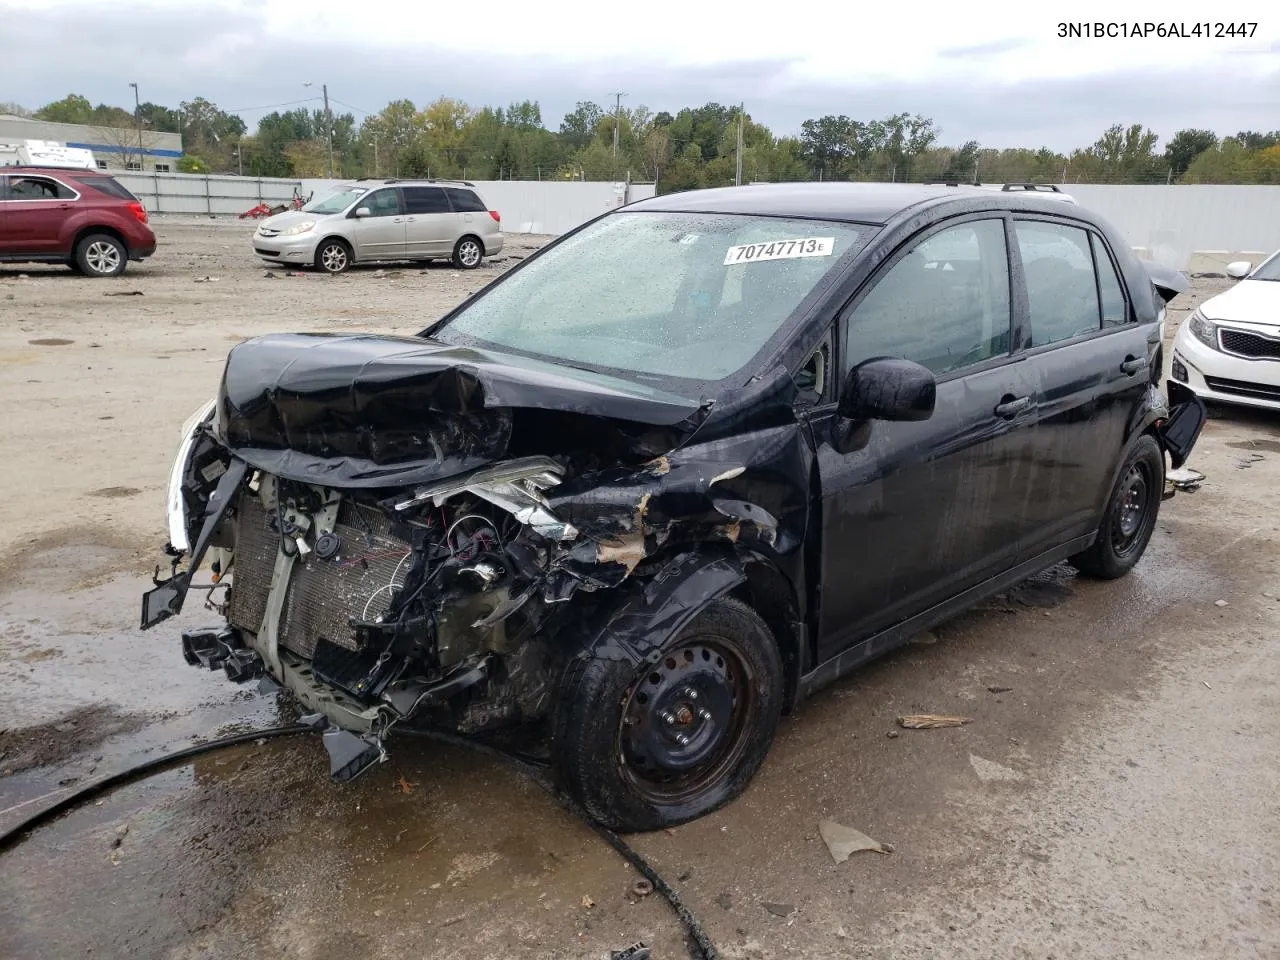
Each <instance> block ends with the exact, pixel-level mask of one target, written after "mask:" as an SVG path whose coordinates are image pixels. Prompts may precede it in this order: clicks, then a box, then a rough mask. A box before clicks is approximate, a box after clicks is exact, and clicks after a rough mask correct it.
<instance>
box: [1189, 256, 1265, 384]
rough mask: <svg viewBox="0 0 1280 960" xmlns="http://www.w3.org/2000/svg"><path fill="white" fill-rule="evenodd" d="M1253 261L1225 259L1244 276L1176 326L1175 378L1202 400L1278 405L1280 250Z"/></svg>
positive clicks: (1231, 272)
mask: <svg viewBox="0 0 1280 960" xmlns="http://www.w3.org/2000/svg"><path fill="white" fill-rule="evenodd" d="M1251 266H1252V264H1250V263H1248V262H1246V261H1243V260H1242V261H1237V262H1235V263H1231V264H1228V265H1227V274H1228V275H1229V276H1232V277H1243V278H1244V279H1242V280H1240V282H1239V283H1238V284H1236V285H1235V286H1234V287H1232V288H1231V289H1230V290H1228V291H1227V292H1226V293H1222V294H1219V295H1218V296H1216V297H1213V298H1212V299H1210V300H1206V301H1205V302H1204V303H1202V304H1201V305H1200V306H1199V307H1197V308H1196V309H1195V311H1194V312H1193V313H1192V314H1191V316H1189V317H1188V318H1187V320H1186V322H1185V323H1184V324H1183V325H1182V327H1181V329H1179V330H1178V335H1177V337H1176V338H1175V339H1174V341H1173V379H1174V380H1178V381H1180V382H1182V383H1185V384H1186V385H1187V386H1188V387H1190V388H1191V389H1192V390H1194V391H1195V392H1196V393H1198V394H1199V395H1200V396H1201V397H1202V398H1203V399H1205V400H1217V401H1219V402H1220V403H1238V404H1243V405H1245V406H1249V407H1264V408H1266V409H1269V410H1280V250H1278V251H1276V252H1275V253H1273V254H1272V255H1271V256H1270V257H1268V258H1267V259H1266V260H1264V261H1262V263H1261V264H1260V265H1259V266H1258V267H1257V269H1255V270H1253V272H1252V273H1250V272H1249V271H1250V268H1251Z"/></svg>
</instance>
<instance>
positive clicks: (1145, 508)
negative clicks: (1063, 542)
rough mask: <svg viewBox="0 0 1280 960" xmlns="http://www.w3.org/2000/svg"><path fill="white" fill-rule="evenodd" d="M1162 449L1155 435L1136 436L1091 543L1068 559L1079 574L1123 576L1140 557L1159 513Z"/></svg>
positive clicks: (1103, 576)
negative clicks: (1096, 534)
mask: <svg viewBox="0 0 1280 960" xmlns="http://www.w3.org/2000/svg"><path fill="white" fill-rule="evenodd" d="M1163 490H1164V451H1162V450H1161V449H1160V445H1159V444H1158V443H1157V442H1156V441H1155V438H1153V437H1151V436H1150V435H1143V436H1142V437H1139V438H1138V442H1137V443H1136V444H1134V447H1133V449H1132V450H1131V451H1130V452H1129V456H1128V457H1127V458H1126V459H1125V462H1124V465H1123V466H1122V467H1121V468H1120V475H1119V479H1118V480H1117V481H1116V485H1115V487H1114V489H1113V490H1112V491H1111V497H1110V498H1109V499H1108V501H1107V508H1106V512H1105V513H1104V514H1103V516H1102V522H1101V523H1100V524H1099V526H1098V536H1097V539H1096V540H1095V541H1094V543H1093V546H1091V547H1089V549H1088V550H1085V551H1084V552H1083V553H1078V554H1076V555H1075V556H1074V557H1072V558H1071V563H1072V565H1073V566H1075V567H1076V569H1077V570H1079V571H1080V572H1081V573H1085V574H1088V575H1090V576H1094V577H1100V578H1102V579H1105V580H1114V579H1115V578H1117V577H1122V576H1124V575H1125V574H1126V573H1128V572H1129V571H1130V570H1132V569H1133V567H1134V565H1135V564H1136V563H1137V562H1138V561H1139V560H1140V559H1141V558H1142V554H1143V553H1144V552H1145V551H1146V549H1147V544H1148V543H1149V542H1150V540H1151V534H1152V532H1153V531H1154V530H1155V527H1156V519H1157V518H1158V516H1159V514H1160V500H1161V493H1162V491H1163Z"/></svg>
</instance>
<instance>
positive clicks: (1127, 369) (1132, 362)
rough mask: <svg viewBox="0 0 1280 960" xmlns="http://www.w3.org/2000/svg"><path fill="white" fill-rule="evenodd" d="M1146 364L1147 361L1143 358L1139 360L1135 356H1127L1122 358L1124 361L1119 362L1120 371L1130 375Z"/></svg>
mask: <svg viewBox="0 0 1280 960" xmlns="http://www.w3.org/2000/svg"><path fill="white" fill-rule="evenodd" d="M1146 365H1147V361H1146V359H1145V358H1144V359H1141V360H1139V359H1138V358H1137V357H1134V356H1128V357H1125V358H1124V363H1122V364H1120V372H1121V373H1124V374H1128V375H1129V376H1131V377H1132V376H1133V375H1134V374H1135V373H1137V372H1138V371H1139V370H1141V369H1142V368H1143V367H1145V366H1146Z"/></svg>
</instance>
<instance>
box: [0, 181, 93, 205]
mask: <svg viewBox="0 0 1280 960" xmlns="http://www.w3.org/2000/svg"><path fill="white" fill-rule="evenodd" d="M75 197H76V195H75V193H74V192H72V190H71V189H70V188H69V187H65V186H63V185H62V184H61V183H59V182H58V181H57V180H53V179H51V178H49V177H10V178H9V195H8V196H7V197H6V198H5V199H6V200H74V199H75Z"/></svg>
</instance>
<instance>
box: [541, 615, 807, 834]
mask: <svg viewBox="0 0 1280 960" xmlns="http://www.w3.org/2000/svg"><path fill="white" fill-rule="evenodd" d="M661 654H662V655H661V657H660V658H659V659H658V660H657V661H655V662H652V663H644V664H641V665H640V666H639V667H636V666H633V665H632V664H630V663H629V662H627V661H625V660H622V659H614V658H606V657H591V658H588V659H586V660H574V661H573V662H572V663H571V664H570V666H569V668H568V669H567V671H566V673H565V676H564V678H563V681H562V683H561V686H560V696H559V699H558V702H557V706H556V712H557V715H556V762H557V766H558V768H559V771H560V774H561V777H562V778H563V780H564V782H565V785H566V786H567V787H568V789H569V791H570V792H571V793H572V794H573V795H574V797H575V798H576V799H577V800H578V802H579V803H581V804H582V805H583V807H584V808H585V809H586V811H587V813H588V814H590V815H591V816H592V817H593V818H595V819H596V820H598V821H599V822H601V823H603V824H605V825H606V826H609V827H611V828H613V829H615V830H620V831H624V832H635V831H641V830H656V829H658V828H660V827H666V826H671V825H673V824H678V823H684V822H686V821H688V820H692V819H694V818H696V817H700V816H702V815H704V814H707V813H710V812H711V811H713V810H715V809H717V808H719V807H721V806H723V805H724V804H726V803H728V802H729V801H730V800H732V799H733V798H734V797H736V796H737V795H738V794H739V793H741V792H742V791H743V789H745V788H746V785H747V783H748V782H750V780H751V778H752V777H753V776H754V775H755V772H756V771H757V770H758V769H759V767H760V764H761V763H762V762H763V761H764V757H765V754H766V753H768V751H769V746H770V744H771V743H772V742H773V735H774V732H775V730H776V729H777V726H778V718H779V716H780V715H781V713H782V658H781V656H780V654H779V652H778V647H777V644H776V643H775V642H774V638H773V635H772V634H771V633H770V632H769V628H768V627H767V626H766V625H765V623H764V621H763V620H761V619H760V617H759V616H758V615H757V614H756V613H755V611H753V610H752V609H751V608H750V607H748V606H746V605H745V604H743V603H741V602H739V601H737V600H733V599H728V598H722V599H719V600H714V601H712V603H711V604H710V605H708V606H707V607H706V608H705V609H704V610H703V611H702V612H701V613H699V614H698V615H697V616H696V617H695V618H694V619H693V621H692V622H691V623H690V624H689V625H688V626H687V627H685V628H684V629H683V630H681V631H680V632H679V633H678V634H677V635H676V636H674V637H673V638H671V640H670V641H669V642H668V643H667V644H666V645H665V646H664V647H663V649H662V651H661Z"/></svg>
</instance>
